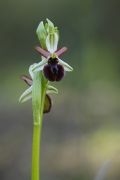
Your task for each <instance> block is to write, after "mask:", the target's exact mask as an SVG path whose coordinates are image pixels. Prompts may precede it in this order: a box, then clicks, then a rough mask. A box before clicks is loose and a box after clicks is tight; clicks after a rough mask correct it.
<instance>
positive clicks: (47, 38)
mask: <svg viewBox="0 0 120 180" xmlns="http://www.w3.org/2000/svg"><path fill="white" fill-rule="evenodd" d="M37 35H38V38H39V40H40V43H42V42H43V39H44V42H45V43H44V45H43V44H42V45H41V47H39V46H37V47H36V48H35V49H36V50H37V52H39V53H40V54H41V55H42V61H41V62H40V63H37V64H36V65H35V67H34V70H35V71H43V73H44V75H45V77H46V78H47V79H48V80H49V81H60V80H61V79H62V78H63V77H64V74H65V71H72V70H73V68H72V67H71V66H70V65H68V64H67V63H65V62H64V61H63V60H61V59H60V58H59V57H60V56H61V55H62V54H63V53H65V52H66V51H67V48H66V47H63V48H61V49H57V47H58V40H59V34H58V29H57V27H54V24H53V23H52V22H51V21H50V20H48V19H47V23H46V24H45V25H44V24H43V22H41V23H40V24H39V26H38V28H37Z"/></svg>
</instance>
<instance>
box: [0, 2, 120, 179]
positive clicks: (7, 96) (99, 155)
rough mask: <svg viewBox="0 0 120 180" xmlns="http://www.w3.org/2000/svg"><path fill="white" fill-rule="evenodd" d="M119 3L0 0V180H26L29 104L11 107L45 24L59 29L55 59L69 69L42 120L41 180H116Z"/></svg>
mask: <svg viewBox="0 0 120 180" xmlns="http://www.w3.org/2000/svg"><path fill="white" fill-rule="evenodd" d="M119 9H120V1H119V0H114V1H113V0H96V1H93V0H81V1H79V0H74V1H68V0H66V1H63V0H61V1H56V0H44V1H43V0H42V1H38V0H36V1H32V0H31V1H28V0H24V1H23V0H21V1H15V0H11V1H8V0H5V1H2V0H0V12H1V16H0V27H1V28H0V63H1V68H0V69H1V71H0V81H1V85H0V122H1V125H0V180H8V179H12V180H15V179H17V180H21V179H22V180H26V179H30V169H31V145H32V111H31V102H28V103H26V104H22V105H21V104H19V103H18V98H19V96H20V94H21V93H22V92H23V91H24V90H25V88H26V85H25V84H24V83H23V82H22V81H21V80H20V79H19V77H20V76H21V74H27V73H28V72H27V69H28V67H29V65H30V64H32V63H33V62H36V61H37V62H38V61H39V60H40V57H39V56H38V54H37V53H36V52H35V51H34V46H35V45H36V44H38V43H39V42H38V41H37V37H36V35H35V30H36V28H37V25H38V23H39V22H40V21H41V20H43V19H45V18H46V17H48V18H49V19H51V20H52V21H53V22H54V23H55V24H56V25H57V26H58V27H59V28H60V35H61V38H60V47H61V46H62V45H66V46H68V48H69V51H68V53H66V55H65V56H64V57H63V59H64V60H66V62H68V63H69V64H70V65H71V66H73V67H74V72H72V73H67V74H66V76H65V78H64V80H63V81H62V82H60V83H59V84H58V83H54V85H55V86H56V87H58V89H59V95H58V96H56V95H54V96H53V108H52V111H51V112H50V113H49V114H47V115H45V116H44V122H43V134H42V152H41V153H42V159H41V165H42V175H41V176H42V179H44V180H48V179H49V180H61V179H63V180H67V179H69V180H78V179H79V180H89V179H90V180H91V179H92V180H97V179H95V177H96V176H97V173H98V172H99V170H100V168H101V167H103V166H104V164H105V163H106V162H110V166H109V167H108V170H107V171H106V175H105V177H104V180H119V179H120V171H119V167H120V157H119V154H120V144H119V142H120V108H119V107H120V61H119V57H120V33H119V32H120V23H119V17H120V11H119Z"/></svg>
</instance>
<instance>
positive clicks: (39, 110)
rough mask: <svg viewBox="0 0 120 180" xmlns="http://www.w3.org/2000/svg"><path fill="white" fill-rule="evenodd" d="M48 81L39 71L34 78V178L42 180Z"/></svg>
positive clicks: (33, 179)
mask: <svg viewBox="0 0 120 180" xmlns="http://www.w3.org/2000/svg"><path fill="white" fill-rule="evenodd" d="M46 85H47V81H46V80H45V79H44V77H43V75H42V74H41V73H39V72H37V73H36V74H35V76H34V80H33V93H32V104H33V119H34V120H33V145H32V180H40V177H39V175H40V173H39V172H40V163H39V161H40V150H41V148H40V146H41V132H42V119H43V108H44V100H45V95H46Z"/></svg>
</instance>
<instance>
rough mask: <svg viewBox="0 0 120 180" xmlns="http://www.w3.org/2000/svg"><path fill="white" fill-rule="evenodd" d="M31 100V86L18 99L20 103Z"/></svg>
mask: <svg viewBox="0 0 120 180" xmlns="http://www.w3.org/2000/svg"><path fill="white" fill-rule="evenodd" d="M31 98H32V86H31V87H29V88H28V89H27V90H26V91H25V92H24V93H23V94H22V95H21V96H20V99H19V102H20V103H24V102H26V101H28V100H29V99H31Z"/></svg>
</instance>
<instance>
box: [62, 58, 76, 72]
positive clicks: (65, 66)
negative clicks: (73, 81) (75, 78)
mask: <svg viewBox="0 0 120 180" xmlns="http://www.w3.org/2000/svg"><path fill="white" fill-rule="evenodd" d="M59 63H60V64H61V65H62V66H63V67H64V69H65V71H73V68H72V67H71V66H70V65H69V64H67V63H66V62H64V61H63V60H61V59H59Z"/></svg>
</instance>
